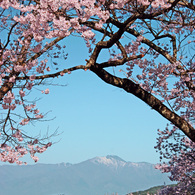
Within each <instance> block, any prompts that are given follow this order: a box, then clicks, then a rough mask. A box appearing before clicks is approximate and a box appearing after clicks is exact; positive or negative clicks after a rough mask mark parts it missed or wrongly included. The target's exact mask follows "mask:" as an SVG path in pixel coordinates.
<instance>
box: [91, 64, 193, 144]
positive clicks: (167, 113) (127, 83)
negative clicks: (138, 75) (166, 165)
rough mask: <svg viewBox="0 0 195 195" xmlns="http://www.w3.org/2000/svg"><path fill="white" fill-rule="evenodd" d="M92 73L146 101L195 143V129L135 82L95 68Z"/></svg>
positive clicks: (92, 68)
mask: <svg viewBox="0 0 195 195" xmlns="http://www.w3.org/2000/svg"><path fill="white" fill-rule="evenodd" d="M91 71H93V72H94V73H95V74H96V75H97V76H98V77H100V78H101V79H102V80H103V81H105V82H106V83H108V84H111V85H113V86H116V87H119V88H122V89H124V90H125V91H126V92H128V93H131V94H133V95H135V96H136V97H137V98H139V99H140V100H142V101H144V102H145V103H146V104H148V105H149V106H150V107H151V108H152V109H154V110H156V111H157V112H158V113H159V114H161V115H162V116H163V117H164V118H166V119H167V120H169V121H170V122H172V123H173V124H174V125H175V126H177V127H178V128H179V129H180V130H182V131H183V132H184V134H186V135H187V136H188V137H189V138H190V139H191V140H192V141H193V142H195V129H194V128H193V127H192V126H191V125H190V124H189V123H188V122H187V121H186V120H185V119H183V118H181V117H180V116H178V115H177V114H176V113H174V112H172V111H171V110H170V109H169V108H168V107H166V106H165V105H164V104H163V103H162V102H161V101H160V100H159V99H157V98H156V97H155V96H153V95H152V94H150V93H148V92H147V91H145V90H144V89H143V88H141V87H140V85H139V84H135V83H134V82H133V81H131V80H129V79H126V78H124V79H122V78H119V77H116V76H113V75H111V74H110V73H108V72H107V71H105V70H104V69H99V68H98V67H95V66H93V67H91Z"/></svg>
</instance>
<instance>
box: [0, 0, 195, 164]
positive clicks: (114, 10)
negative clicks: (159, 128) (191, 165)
mask: <svg viewBox="0 0 195 195" xmlns="http://www.w3.org/2000/svg"><path fill="white" fill-rule="evenodd" d="M0 20H1V24H0V30H1V31H0V32H1V42H0V100H1V105H2V108H1V112H2V114H1V120H0V122H1V147H0V159H1V161H4V162H10V163H14V162H16V163H18V164H22V162H21V161H20V160H19V159H20V158H21V157H23V156H24V155H26V154H27V153H30V155H31V157H32V159H33V160H34V161H35V162H36V161H37V160H38V158H37V157H36V156H35V154H36V153H42V152H44V151H45V150H46V149H47V148H48V147H49V146H51V142H48V139H47V138H48V137H47V136H46V137H42V138H40V137H33V136H31V135H29V134H28V133H26V132H25V131H24V127H25V125H27V124H29V123H33V122H35V121H37V120H42V119H43V118H44V114H42V113H41V111H39V109H38V108H37V106H36V100H34V101H32V100H30V99H29V94H30V92H32V91H33V90H34V89H35V87H36V86H37V85H38V86H42V87H43V88H42V89H43V90H42V93H44V94H49V87H48V88H47V89H45V85H43V84H44V82H45V81H47V80H48V79H50V78H56V79H57V78H58V77H60V76H64V77H66V74H68V73H71V72H74V71H76V70H81V69H82V70H85V71H87V70H90V71H91V72H92V73H94V74H96V75H97V77H99V78H100V79H102V80H103V81H104V82H106V83H108V84H110V85H113V86H116V87H118V88H122V89H124V90H125V91H126V92H127V93H131V94H133V95H134V96H136V97H137V98H139V99H140V100H142V101H144V102H145V103H146V104H147V105H149V106H150V107H151V108H152V109H154V110H155V111H157V112H158V113H159V114H161V115H162V117H164V118H166V119H167V120H168V121H169V122H170V123H171V124H172V125H173V127H174V128H178V129H179V130H180V131H182V132H183V134H184V135H185V136H187V137H188V138H189V139H190V140H191V141H192V142H195V129H194V116H195V112H194V111H195V74H194V70H195V62H194V57H195V55H194V49H195V48H194V42H195V39H194V32H195V31H194V30H195V5H194V4H193V1H192V0H27V1H23V0H1V1H0ZM74 35H76V36H77V37H78V36H79V37H80V38H81V39H83V40H84V41H85V43H86V47H87V48H88V49H89V57H88V59H86V63H85V64H82V65H81V64H74V65H72V67H70V68H67V67H66V66H62V65H61V66H59V68H58V69H57V70H56V68H53V66H52V65H51V63H49V61H48V60H49V59H51V58H61V60H60V63H62V64H64V61H65V60H66V58H67V53H66V51H65V47H66V45H65V43H64V40H65V39H66V38H67V37H69V36H72V37H74ZM105 52H109V55H110V57H109V59H108V60H107V61H103V62H99V61H98V57H99V56H100V53H105ZM58 63H59V61H58V62H55V65H56V66H58ZM110 67H113V68H115V69H116V71H118V70H119V69H118V67H120V72H118V73H117V74H116V75H115V74H112V73H111V71H110V69H109V68H110ZM124 73H125V75H126V76H125V78H124ZM83 74H85V73H83ZM18 111H19V113H20V114H18ZM170 132H171V133H170V134H172V133H173V134H174V132H173V131H170ZM185 143H186V142H185Z"/></svg>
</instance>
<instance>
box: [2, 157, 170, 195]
mask: <svg viewBox="0 0 195 195" xmlns="http://www.w3.org/2000/svg"><path fill="white" fill-rule="evenodd" d="M164 183H166V184H170V183H171V182H170V180H169V179H168V177H167V174H162V173H161V172H160V171H159V170H156V169H155V168H154V165H153V164H150V163H146V162H140V163H133V162H126V161H124V160H123V159H121V158H120V157H118V156H111V155H108V156H106V157H95V158H92V159H89V160H86V161H84V162H81V163H78V164H70V163H61V164H39V163H38V164H36V165H23V166H13V165H2V166H0V195H105V194H109V195H111V194H112V193H116V192H118V194H119V195H125V194H127V193H129V192H133V191H137V190H144V189H147V188H150V187H153V186H156V185H163V184H164Z"/></svg>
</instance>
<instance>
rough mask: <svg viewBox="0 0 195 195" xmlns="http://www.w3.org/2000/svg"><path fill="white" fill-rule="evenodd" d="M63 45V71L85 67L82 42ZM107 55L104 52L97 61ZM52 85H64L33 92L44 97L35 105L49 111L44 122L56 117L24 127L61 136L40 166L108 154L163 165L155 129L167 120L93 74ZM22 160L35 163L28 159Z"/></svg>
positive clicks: (72, 76)
mask: <svg viewBox="0 0 195 195" xmlns="http://www.w3.org/2000/svg"><path fill="white" fill-rule="evenodd" d="M63 43H64V44H65V45H66V51H67V52H69V56H68V60H66V61H63V60H61V61H60V60H59V61H58V62H59V63H60V66H59V67H63V68H67V67H70V66H74V65H80V64H83V65H84V64H85V59H87V58H88V52H87V49H86V47H85V45H84V43H83V40H81V39H79V38H75V37H74V38H68V39H65V40H64V42H63ZM107 57H108V56H107V55H106V54H101V56H100V58H99V62H101V61H104V60H105V59H107ZM49 63H50V62H49ZM124 70H125V69H124ZM116 73H117V71H116ZM117 74H118V73H117ZM54 83H56V84H60V85H61V84H62V85H66V86H64V87H61V86H42V87H41V89H43V90H44V89H46V88H48V87H49V89H50V94H48V95H44V94H41V92H40V91H39V90H35V91H34V93H33V95H34V96H36V97H41V98H42V99H41V100H40V101H38V102H37V107H38V108H39V109H40V111H42V112H48V111H51V112H49V113H48V115H47V117H46V119H48V120H49V119H51V118H54V117H55V119H54V120H49V121H45V122H38V123H36V125H35V126H30V125H27V127H26V130H27V131H30V132H32V133H35V134H37V133H39V132H41V133H42V134H44V132H46V131H47V130H49V132H50V133H52V132H54V131H55V130H56V129H58V132H59V133H60V135H59V136H57V137H54V138H53V139H52V140H53V141H54V142H57V143H55V144H54V145H53V146H52V147H51V148H49V149H48V150H47V151H46V152H45V153H43V154H41V155H38V157H39V159H40V160H39V163H61V162H70V163H79V162H81V161H84V160H87V159H90V158H93V157H95V156H106V155H118V156H119V157H121V158H123V159H124V160H126V161H132V162H143V161H145V162H150V163H157V162H159V155H158V153H156V152H155V149H154V146H155V143H156V137H157V129H158V128H160V129H163V128H165V126H166V123H167V121H166V120H165V119H164V118H163V117H161V115H159V114H158V113H157V112H155V111H154V110H152V109H151V108H150V107H149V106H148V105H146V104H145V103H144V102H142V101H141V100H139V99H137V98H136V97H134V96H133V95H131V94H128V93H126V92H125V91H123V90H122V89H119V88H116V87H113V86H111V85H108V84H106V83H105V82H103V81H102V80H101V79H100V78H98V77H97V76H96V75H95V74H94V73H92V72H90V71H83V70H78V71H75V72H72V73H71V74H66V75H65V76H64V77H60V78H58V79H55V80H54ZM23 160H26V161H27V162H28V164H33V161H32V160H30V159H29V158H24V159H23ZM1 164H2V163H1Z"/></svg>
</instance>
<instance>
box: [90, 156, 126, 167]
mask: <svg viewBox="0 0 195 195" xmlns="http://www.w3.org/2000/svg"><path fill="white" fill-rule="evenodd" d="M90 162H92V163H95V164H102V165H106V166H111V167H115V168H117V167H119V166H122V167H124V166H125V165H126V164H127V163H126V161H124V160H123V159H121V158H120V157H118V156H114V155H108V156H104V157H95V158H92V159H91V160H90Z"/></svg>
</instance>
